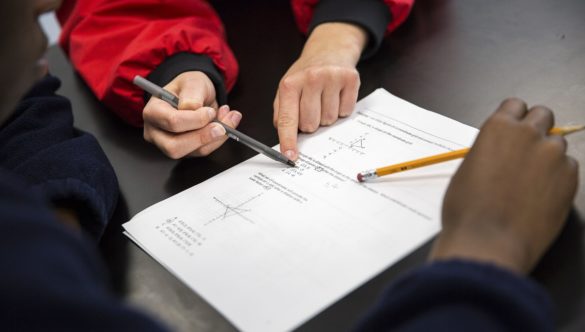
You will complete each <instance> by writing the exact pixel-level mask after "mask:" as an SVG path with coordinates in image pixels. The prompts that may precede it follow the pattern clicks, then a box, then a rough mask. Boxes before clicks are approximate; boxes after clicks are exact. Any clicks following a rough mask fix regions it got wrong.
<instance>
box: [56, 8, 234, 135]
mask: <svg viewBox="0 0 585 332" xmlns="http://www.w3.org/2000/svg"><path fill="white" fill-rule="evenodd" d="M58 17H59V20H60V21H61V24H62V26H63V30H62V34H61V40H60V44H61V46H62V47H63V49H64V50H65V52H66V53H67V54H68V56H69V57H70V59H71V62H72V64H73V66H74V67H75V68H76V70H77V71H78V72H79V74H80V75H81V77H82V78H83V79H84V80H85V81H86V82H87V84H88V85H89V87H90V88H91V90H92V91H93V92H94V94H95V95H96V96H97V98H98V99H99V100H100V101H102V102H103V103H104V104H106V106H108V107H109V108H110V109H112V110H113V111H114V112H115V113H116V114H117V115H119V116H120V117H121V118H122V119H123V120H125V121H126V122H128V123H129V124H131V125H134V126H141V125H142V109H143V107H144V99H143V97H144V93H143V91H141V90H140V89H139V88H137V87H135V86H134V85H133V84H132V79H133V78H134V76H135V75H141V76H144V77H147V76H148V75H149V74H150V73H151V72H152V71H153V70H154V69H155V68H157V67H158V66H159V65H160V64H161V63H163V62H164V61H165V59H167V58H169V57H171V56H173V55H176V54H179V53H193V54H202V55H206V56H208V57H209V58H210V59H211V60H212V61H213V64H214V65H215V67H216V68H217V69H219V72H220V73H221V74H222V76H223V79H224V82H225V86H226V87H227V89H228V90H229V89H231V88H232V87H233V85H234V83H235V81H236V77H237V74H238V64H237V62H236V59H235V57H234V55H233V53H232V51H231V50H230V48H229V46H228V45H227V43H226V39H225V33H224V29H223V26H222V23H221V21H220V20H219V18H218V16H217V14H216V13H215V11H214V10H213V8H212V7H211V6H210V5H209V3H208V2H207V1H203V0H189V1H186V0H166V1H159V0H116V1H112V0H109V1H108V0H83V1H81V0H80V1H74V0H65V1H64V4H63V6H62V8H61V10H60V11H59V12H58Z"/></svg>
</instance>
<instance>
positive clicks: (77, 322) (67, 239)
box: [0, 169, 164, 331]
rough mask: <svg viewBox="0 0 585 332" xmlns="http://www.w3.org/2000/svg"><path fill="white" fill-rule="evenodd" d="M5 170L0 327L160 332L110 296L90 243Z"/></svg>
mask: <svg viewBox="0 0 585 332" xmlns="http://www.w3.org/2000/svg"><path fill="white" fill-rule="evenodd" d="M17 177H18V176H17V175H15V174H14V173H10V174H7V173H4V171H3V170H2V169H0V266H1V267H2V273H0V294H2V296H0V321H1V322H2V330H4V331H161V330H163V329H164V328H163V327H162V325H161V324H159V323H157V322H155V321H153V320H151V319H149V318H148V317H146V316H145V315H143V314H141V313H139V312H138V311H136V310H133V309H132V308H130V307H128V306H125V305H123V304H122V303H120V302H119V301H118V300H117V299H116V298H114V297H113V296H112V295H110V293H109V292H108V290H107V288H106V286H105V282H104V280H105V278H104V269H103V268H102V266H101V265H100V263H99V260H98V255H97V253H96V252H95V249H94V247H93V246H92V245H91V244H90V243H91V242H90V241H84V240H85V239H84V236H83V235H82V234H81V233H79V232H74V231H73V230H71V229H69V227H68V226H65V225H63V224H61V223H60V222H58V221H57V220H56V219H55V217H54V216H53V213H52V211H50V209H49V208H47V207H46V205H45V204H44V201H42V200H40V199H39V198H38V197H37V196H34V195H32V194H31V192H30V190H28V189H27V188H26V185H25V184H24V182H22V183H17V182H16V181H15V178H17Z"/></svg>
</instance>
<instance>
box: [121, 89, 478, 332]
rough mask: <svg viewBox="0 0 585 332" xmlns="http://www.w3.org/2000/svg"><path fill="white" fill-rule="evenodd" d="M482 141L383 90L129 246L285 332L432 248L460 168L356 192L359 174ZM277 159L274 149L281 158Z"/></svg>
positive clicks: (396, 178) (426, 170)
mask: <svg viewBox="0 0 585 332" xmlns="http://www.w3.org/2000/svg"><path fill="white" fill-rule="evenodd" d="M476 134H477V130H476V129H474V128H472V127H469V126H467V125H464V124H461V123H459V122H457V121H454V120H452V119H449V118H446V117H444V116H441V115H438V114H436V113H433V112H429V111H426V110H424V109H422V108H420V107H417V106H415V105H413V104H410V103H408V102H406V101H404V100H402V99H400V98H398V97H395V96H393V95H391V94H390V93H388V92H387V91H386V90H383V89H378V90H376V91H375V92H373V93H372V94H370V95H369V96H368V97H366V98H364V99H363V100H361V101H360V102H358V104H357V106H356V109H355V111H354V113H353V115H352V116H351V117H349V118H346V119H342V120H340V121H338V122H337V123H336V124H335V125H333V126H330V127H326V128H321V129H319V130H318V131H317V132H316V133H314V134H311V135H300V137H299V141H300V143H299V149H300V152H301V155H300V159H299V161H298V162H297V166H296V167H294V168H292V167H287V166H286V165H283V164H280V163H277V162H275V161H273V160H271V159H268V158H267V157H265V156H263V155H258V156H255V157H253V158H251V159H249V160H247V161H245V162H243V163H241V164H239V165H237V166H235V167H232V168H231V169H229V170H227V171H225V172H223V173H221V174H219V175H217V176H215V177H213V178H211V179H209V180H207V181H205V182H203V183H201V184H198V185H196V186H194V187H192V188H190V189H187V190H185V191H183V192H181V193H179V194H177V195H175V196H173V197H171V198H168V199H166V200H164V201H162V202H160V203H158V204H155V205H154V206H151V207H149V208H147V209H146V210H144V211H142V212H140V213H139V214H138V215H136V216H135V217H134V218H133V219H132V220H131V221H129V222H128V223H126V224H124V228H125V231H126V234H127V235H128V236H129V237H130V238H131V239H132V240H133V241H135V242H136V243H137V244H138V245H139V246H140V247H142V248H143V249H144V250H145V251H146V252H148V253H149V254H150V255H151V256H152V257H154V259H156V260H157V261H158V262H160V263H161V264H162V265H164V266H165V267H166V268H167V269H168V270H169V271H170V272H171V273H173V274H174V275H176V276H177V277H178V278H179V279H181V280H182V281H183V282H184V283H185V284H187V285H188V286H189V287H190V288H191V289H193V290H194V291H195V292H197V293H198V294H199V295H201V296H202V297H203V298H205V299H206V300H207V301H208V302H209V303H210V304H211V305H213V306H214V307H215V308H216V309H217V310H218V311H220V312H221V313H222V314H223V315H224V316H225V317H226V318H227V319H229V320H230V321H231V322H232V323H233V324H234V325H235V326H236V327H237V328H239V329H241V330H244V331H287V330H291V329H294V328H295V327H298V326H299V325H300V324H302V323H303V322H305V321H307V320H308V319H310V318H311V317H313V316H314V315H316V314H317V313H319V312H320V311H322V310H323V309H325V308H326V307H328V306H329V305H331V304H333V303H335V301H337V300H339V299H340V298H342V297H343V296H344V295H346V294H348V293H349V292H351V291H352V290H354V289H355V288H357V287H359V286H360V285H362V284H363V283H365V282H366V281H368V280H369V279H371V278H373V277H374V276H376V275H377V274H378V273H380V272H382V271H383V270H385V269H386V268H388V267H389V266H390V265H392V264H394V263H395V262H397V261H398V260H400V259H401V258H402V257H404V256H405V255H407V254H409V253H410V252H412V251H413V250H415V249H416V248H417V247H419V246H420V245H422V244H424V243H425V242H426V241H428V240H429V239H430V238H431V237H432V236H434V235H435V234H436V233H437V232H438V231H439V229H440V210H441V201H442V198H443V195H444V192H445V189H446V187H447V184H448V182H449V180H450V178H451V176H452V175H453V173H454V171H455V170H456V168H457V166H458V165H459V163H460V161H457V160H456V161H451V162H446V163H442V164H436V165H433V166H428V167H423V168H419V169H415V170H411V171H406V172H402V173H397V174H393V175H389V176H385V177H380V178H378V179H376V180H373V181H371V182H368V183H358V182H357V180H356V175H357V173H358V172H360V171H364V170H368V169H372V168H377V167H382V166H386V165H390V164H394V163H399V162H403V161H408V160H412V159H417V158H421V157H426V156H429V155H434V154H438V153H443V152H448V151H451V150H456V149H461V148H464V147H469V146H471V144H472V143H473V140H474V139H475V136H476ZM275 148H276V149H278V147H275Z"/></svg>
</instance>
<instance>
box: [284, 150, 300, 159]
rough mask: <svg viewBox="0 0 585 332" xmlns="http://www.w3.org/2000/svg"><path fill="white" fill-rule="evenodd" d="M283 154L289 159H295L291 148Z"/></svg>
mask: <svg viewBox="0 0 585 332" xmlns="http://www.w3.org/2000/svg"><path fill="white" fill-rule="evenodd" d="M284 155H285V156H286V157H287V158H288V159H290V160H297V154H296V153H295V152H294V151H293V150H288V151H286V152H285V153H284Z"/></svg>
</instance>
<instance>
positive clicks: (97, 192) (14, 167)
mask: <svg viewBox="0 0 585 332" xmlns="http://www.w3.org/2000/svg"><path fill="white" fill-rule="evenodd" d="M59 86H60V82H59V80H57V79H56V78H55V77H51V76H47V77H45V78H44V79H43V80H41V81H40V82H39V83H38V84H37V85H35V86H34V87H33V89H32V90H31V91H30V92H29V93H28V95H27V96H25V98H24V99H23V100H22V101H21V103H20V104H19V106H18V108H17V110H16V112H15V113H14V114H13V115H12V117H11V118H10V119H9V120H8V121H7V123H5V124H4V125H3V126H2V128H0V142H2V143H1V144H0V167H2V168H5V169H8V170H10V171H12V172H14V173H16V174H18V175H19V176H21V177H22V178H24V179H25V180H26V181H27V182H28V184H29V187H30V188H32V189H34V190H38V191H40V192H42V194H43V195H44V196H45V197H47V198H48V199H49V200H50V201H51V202H52V203H53V204H54V205H56V206H60V207H66V208H72V209H74V210H75V211H76V212H77V214H78V216H79V219H80V221H81V226H82V227H83V229H84V230H85V231H87V232H88V233H89V234H90V235H91V236H93V237H94V238H96V239H97V238H99V237H100V236H101V234H102V233H103V230H104V228H105V226H106V223H107V221H108V220H109V218H110V217H111V214H112V213H113V211H114V208H115V205H116V202H117V199H118V183H117V181H116V177H115V174H114V171H113V169H112V167H111V165H110V163H109V161H108V159H107V158H106V156H105V154H104V152H103V151H102V149H101V148H100V146H99V144H98V143H97V141H96V140H95V138H94V137H93V136H91V135H89V134H87V133H84V132H82V131H79V130H77V129H75V128H74V127H73V115H72V112H71V104H70V103H69V101H68V100H67V99H65V98H64V97H61V96H58V95H56V94H55V91H56V90H57V89H58V88H59Z"/></svg>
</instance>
